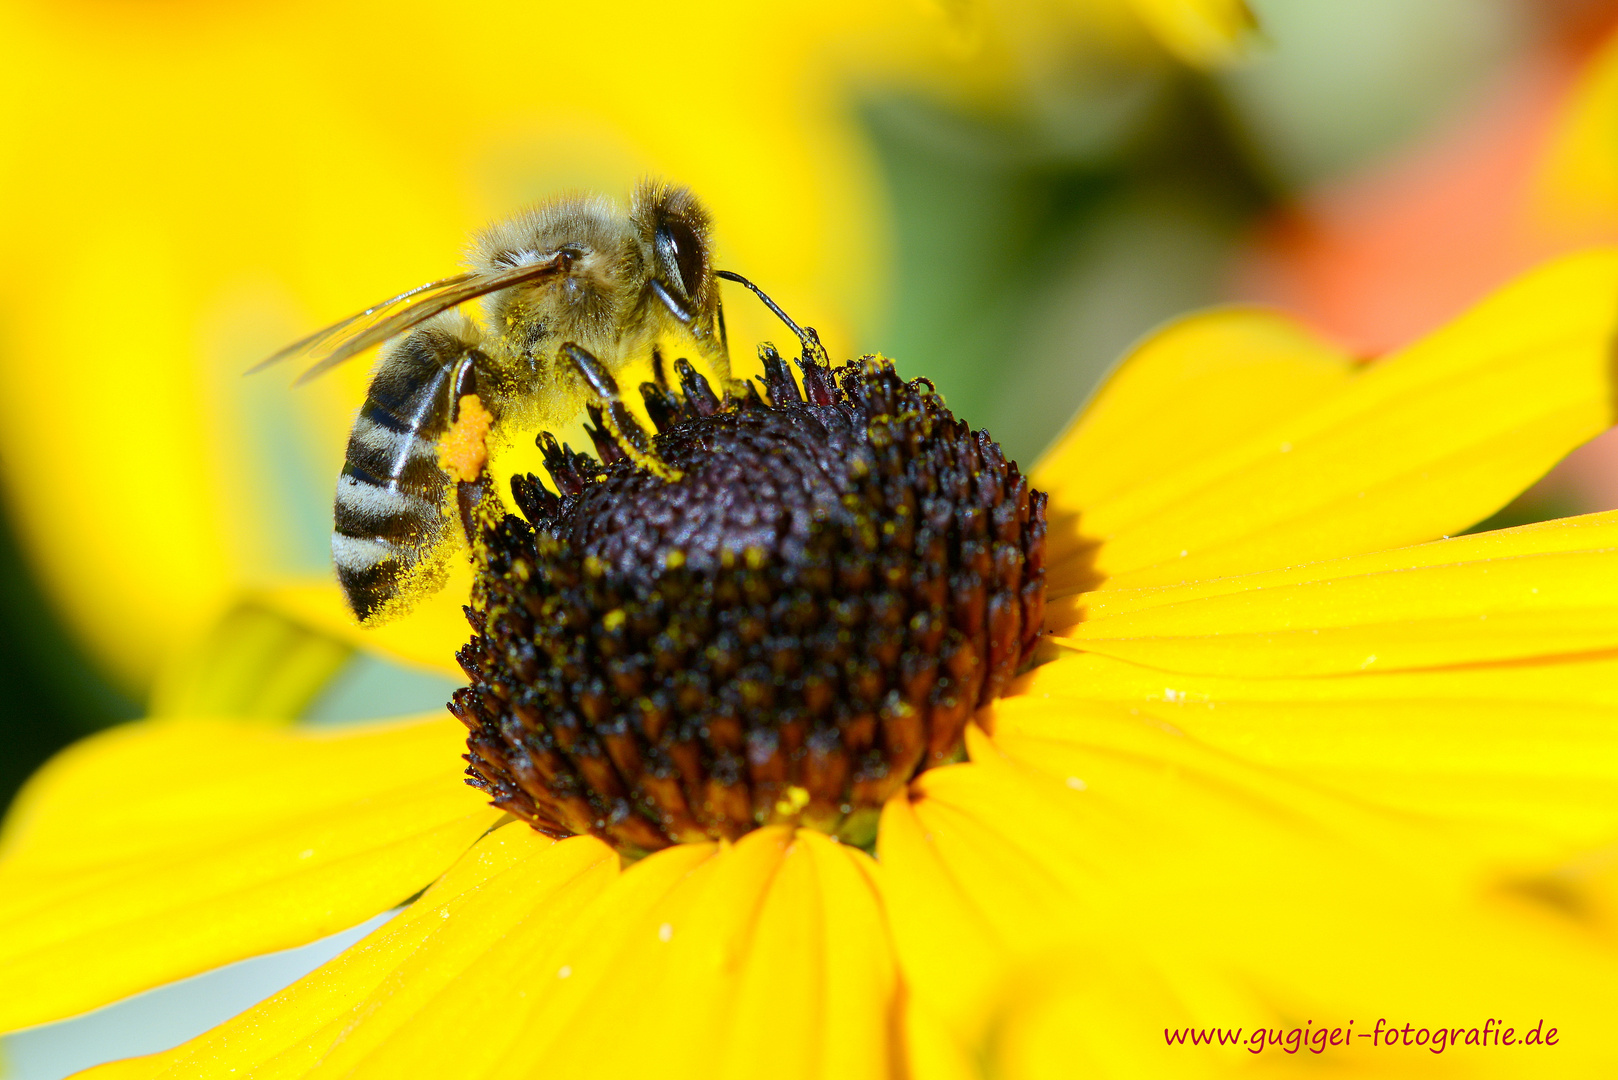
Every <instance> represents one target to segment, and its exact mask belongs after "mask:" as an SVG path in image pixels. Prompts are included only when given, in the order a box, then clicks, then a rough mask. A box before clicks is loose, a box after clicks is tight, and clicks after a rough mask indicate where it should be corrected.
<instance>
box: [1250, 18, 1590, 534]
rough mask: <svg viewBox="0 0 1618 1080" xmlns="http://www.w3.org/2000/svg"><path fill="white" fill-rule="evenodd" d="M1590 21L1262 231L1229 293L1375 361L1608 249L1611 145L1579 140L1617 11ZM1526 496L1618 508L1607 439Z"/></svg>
mask: <svg viewBox="0 0 1618 1080" xmlns="http://www.w3.org/2000/svg"><path fill="white" fill-rule="evenodd" d="M1597 14H1598V15H1600V16H1601V17H1600V18H1593V17H1592V15H1591V11H1590V10H1589V9H1588V7H1586V8H1584V9H1581V10H1580V11H1579V15H1580V18H1579V20H1578V21H1576V22H1574V21H1573V20H1569V21H1568V22H1566V23H1563V24H1562V25H1560V26H1557V27H1554V28H1553V29H1556V30H1560V31H1561V32H1560V33H1547V34H1545V35H1543V36H1542V37H1541V39H1540V40H1539V41H1537V42H1536V43H1535V44H1534V45H1533V46H1532V47H1530V48H1529V49H1527V50H1525V52H1524V54H1523V55H1522V56H1520V57H1519V58H1518V59H1517V60H1516V61H1515V63H1514V64H1513V66H1512V67H1511V68H1510V69H1509V70H1508V71H1506V72H1505V73H1503V75H1502V77H1501V78H1500V79H1499V80H1498V81H1497V82H1496V83H1495V84H1494V85H1493V86H1492V87H1491V88H1490V90H1489V91H1488V92H1487V93H1486V94H1484V95H1482V96H1481V97H1480V99H1479V100H1477V101H1476V102H1474V103H1473V105H1472V107H1471V108H1470V109H1469V110H1468V111H1467V112H1466V113H1465V114H1464V115H1462V116H1460V117H1459V118H1457V119H1456V120H1455V121H1454V122H1452V123H1451V124H1450V125H1449V126H1448V127H1447V128H1446V129H1444V130H1442V131H1440V132H1438V133H1436V134H1435V135H1433V136H1431V137H1429V138H1428V139H1426V140H1425V141H1423V142H1421V143H1420V144H1418V145H1416V146H1415V147H1412V148H1411V149H1409V150H1407V151H1406V152H1404V153H1403V154H1400V155H1398V156H1396V157H1395V158H1393V159H1391V160H1389V161H1386V162H1383V163H1381V164H1379V165H1377V166H1374V167H1372V168H1371V169H1369V170H1367V171H1365V172H1364V173H1361V174H1360V175H1357V176H1354V177H1350V178H1346V179H1344V180H1341V181H1337V182H1333V183H1329V184H1326V185H1324V186H1322V187H1321V188H1319V189H1317V190H1316V191H1313V192H1310V193H1308V194H1306V195H1305V196H1304V197H1303V198H1302V199H1300V200H1299V201H1298V202H1297V203H1295V204H1294V205H1291V206H1289V207H1286V208H1285V209H1283V210H1282V211H1280V212H1279V213H1277V214H1275V215H1274V216H1273V217H1271V218H1270V219H1268V220H1266V221H1264V222H1262V223H1261V224H1260V226H1259V227H1258V228H1257V229H1256V230H1255V232H1254V233H1253V235H1252V236H1251V237H1250V238H1249V240H1248V242H1247V243H1246V245H1245V246H1244V247H1243V248H1242V249H1241V251H1240V252H1239V253H1238V255H1237V257H1236V259H1235V260H1234V263H1233V265H1232V271H1231V289H1232V292H1233V294H1234V296H1235V297H1236V298H1238V299H1241V300H1244V301H1256V302H1260V303H1267V304H1275V305H1278V306H1280V307H1283V308H1285V309H1287V310H1289V311H1292V312H1296V313H1298V314H1300V315H1302V316H1303V317H1304V318H1306V319H1308V320H1310V321H1311V322H1313V323H1315V324H1316V325H1317V326H1318V327H1320V328H1321V329H1322V330H1323V331H1325V332H1326V333H1327V334H1329V335H1331V336H1333V337H1335V338H1337V339H1339V340H1341V341H1342V342H1344V343H1345V344H1346V345H1348V346H1349V347H1350V348H1352V349H1354V350H1356V351H1358V352H1362V353H1366V354H1370V355H1375V354H1379V353H1381V352H1384V351H1386V350H1388V349H1390V348H1392V347H1394V346H1395V345H1397V344H1399V343H1401V342H1405V341H1410V340H1412V339H1414V338H1417V337H1419V336H1421V335H1422V334H1425V333H1427V332H1429V331H1431V330H1433V329H1435V328H1436V327H1438V326H1440V325H1442V324H1443V323H1444V322H1446V321H1447V320H1449V319H1450V318H1452V317H1454V316H1455V315H1456V314H1458V313H1459V312H1461V311H1462V310H1464V309H1465V308H1466V307H1467V306H1469V305H1470V304H1472V303H1474V302H1475V301H1477V300H1478V299H1479V298H1480V297H1482V296H1483V295H1485V294H1486V293H1488V292H1489V291H1490V290H1491V289H1494V288H1496V287H1497V286H1499V285H1501V284H1503V283H1504V282H1506V281H1508V280H1510V279H1511V278H1512V277H1513V276H1514V275H1516V274H1518V273H1520V272H1522V271H1523V270H1525V269H1526V268H1528V267H1530V266H1532V265H1534V264H1535V263H1537V262H1540V261H1542V260H1544V259H1546V258H1549V257H1550V256H1552V255H1555V254H1558V253H1561V252H1565V251H1570V250H1575V249H1578V248H1581V247H1586V246H1589V245H1591V244H1595V243H1599V242H1603V241H1611V240H1614V239H1618V190H1613V191H1612V192H1611V193H1610V198H1609V192H1608V191H1607V188H1608V187H1609V186H1610V185H1609V184H1608V183H1607V177H1606V176H1605V175H1604V173H1605V172H1607V171H1611V170H1613V169H1618V137H1612V136H1610V135H1609V136H1607V137H1608V138H1610V139H1611V141H1612V143H1613V145H1612V147H1611V148H1610V149H1608V148H1605V147H1600V148H1597V147H1594V146H1592V145H1591V144H1590V142H1589V140H1590V139H1591V138H1592V137H1593V136H1594V135H1595V131H1594V130H1593V128H1594V127H1595V125H1598V124H1599V123H1600V122H1602V121H1604V120H1606V119H1610V118H1612V117H1613V116H1618V108H1615V106H1618V92H1615V91H1618V35H1613V34H1611V33H1610V31H1611V28H1612V26H1613V23H1614V21H1615V18H1618V9H1615V8H1614V7H1613V6H1612V5H1603V10H1602V11H1601V12H1599V13H1597ZM1609 203H1610V205H1609ZM1529 498H1530V499H1532V500H1535V501H1539V502H1554V503H1556V504H1557V505H1558V506H1559V507H1561V508H1562V509H1565V510H1576V511H1585V510H1596V509H1609V508H1614V507H1618V433H1615V432H1609V433H1607V434H1606V435H1603V436H1601V437H1599V438H1598V439H1596V440H1595V441H1593V442H1591V443H1590V444H1588V445H1587V446H1585V447H1583V448H1581V449H1580V450H1578V451H1575V453H1574V454H1573V455H1571V456H1570V457H1569V458H1568V459H1567V460H1566V461H1565V462H1564V463H1563V464H1562V465H1561V466H1559V467H1558V468H1557V469H1556V471H1554V472H1553V473H1552V474H1551V475H1550V476H1548V477H1546V479H1545V480H1544V481H1542V482H1541V484H1540V485H1539V486H1538V487H1537V488H1536V489H1535V491H1534V492H1533V493H1532V495H1531V496H1529Z"/></svg>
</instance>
